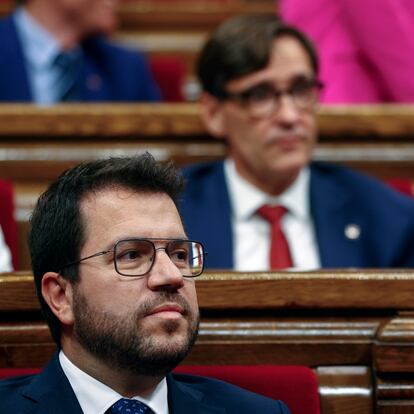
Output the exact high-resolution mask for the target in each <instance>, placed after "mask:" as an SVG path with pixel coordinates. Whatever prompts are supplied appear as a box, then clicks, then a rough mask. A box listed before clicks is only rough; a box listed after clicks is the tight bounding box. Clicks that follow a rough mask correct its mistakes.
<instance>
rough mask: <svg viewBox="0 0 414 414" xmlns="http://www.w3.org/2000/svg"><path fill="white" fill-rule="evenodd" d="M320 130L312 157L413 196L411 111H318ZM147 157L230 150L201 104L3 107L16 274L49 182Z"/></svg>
mask: <svg viewBox="0 0 414 414" xmlns="http://www.w3.org/2000/svg"><path fill="white" fill-rule="evenodd" d="M318 124H319V125H318V127H319V131H320V132H319V144H318V146H317V148H316V152H315V159H317V160H323V161H332V162H339V163H344V164H347V165H349V166H351V167H353V168H356V169H359V170H361V171H364V172H366V173H368V174H371V175H373V176H376V177H378V178H380V179H390V178H393V179H397V180H400V181H401V180H402V183H403V186H404V187H406V188H405V191H406V192H410V189H411V188H412V182H413V180H414V106H403V105H377V106H375V105H374V106H331V107H328V106H327V107H321V108H320V110H319V112H318ZM143 151H150V152H151V153H152V154H153V155H154V156H155V157H156V158H157V159H158V160H160V161H168V160H174V161H175V162H176V164H178V165H180V166H183V165H186V164H190V163H195V162H202V161H209V160H215V159H220V158H223V157H224V156H225V153H226V146H225V143H224V142H223V141H221V140H218V139H214V138H212V137H211V136H209V135H208V133H207V131H206V129H205V127H204V125H203V123H202V121H201V119H200V114H199V107H198V104H178V103H176V104H152V105H149V104H128V105H126V104H124V105H123V104H94V105H92V104H79V105H57V106H54V107H36V106H33V105H24V104H23V105H22V104H21V105H4V104H3V105H0V178H2V179H6V180H10V181H11V182H12V183H13V186H14V190H15V205H16V214H15V216H16V219H17V221H18V226H19V249H18V250H19V257H20V266H19V268H20V269H28V268H29V267H30V262H29V258H28V252H27V247H26V235H27V220H28V217H29V215H30V212H31V211H32V208H33V205H34V203H35V201H36V199H37V197H38V195H39V194H40V193H41V192H42V191H43V190H44V189H45V188H46V187H47V185H48V183H49V182H50V181H51V180H53V179H55V178H56V177H57V176H58V175H59V174H60V173H61V172H62V171H64V170H65V169H66V168H68V167H71V166H73V165H74V164H77V163H79V162H83V161H89V160H93V159H97V158H104V157H108V156H119V155H131V154H134V153H141V152H143ZM397 184H399V183H397Z"/></svg>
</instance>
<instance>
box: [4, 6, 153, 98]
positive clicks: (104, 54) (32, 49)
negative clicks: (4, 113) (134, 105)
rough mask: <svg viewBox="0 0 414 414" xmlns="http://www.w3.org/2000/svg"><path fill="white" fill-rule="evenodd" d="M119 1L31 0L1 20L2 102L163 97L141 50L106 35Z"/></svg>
mask: <svg viewBox="0 0 414 414" xmlns="http://www.w3.org/2000/svg"><path fill="white" fill-rule="evenodd" d="M115 7H116V1H111V0H109V1H107V0H75V1H74V0H70V1H69V0H27V1H25V2H24V4H23V5H22V6H21V7H18V8H17V9H16V11H15V12H14V13H13V14H12V15H11V16H9V17H7V18H5V19H4V20H2V21H0V101H6V102H7V101H9V102H35V103H38V104H45V105H47V104H53V103H56V102H67V101H86V102H93V101H95V102H96V101H113V102H116V101H125V102H127V101H128V102H130V101H158V100H159V99H160V93H159V89H158V86H157V85H156V83H155V81H154V79H153V77H152V75H151V73H150V70H149V68H148V65H147V62H146V60H145V58H144V56H143V54H141V53H140V52H138V51H135V50H127V49H125V48H122V47H120V46H117V45H115V44H114V43H110V42H108V41H107V40H105V38H104V36H105V35H109V34H110V33H112V32H113V31H114V29H115V27H116V23H117V19H116V15H115Z"/></svg>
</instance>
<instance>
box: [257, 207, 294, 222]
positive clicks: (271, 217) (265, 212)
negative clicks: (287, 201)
mask: <svg viewBox="0 0 414 414" xmlns="http://www.w3.org/2000/svg"><path fill="white" fill-rule="evenodd" d="M257 212H258V213H259V214H260V215H261V216H262V217H263V218H264V219H265V220H267V221H268V222H269V223H279V222H280V220H281V218H282V217H283V215H284V214H285V213H286V212H287V208H286V207H283V206H269V205H268V204H265V205H263V206H262V207H260V208H259V209H258V210H257Z"/></svg>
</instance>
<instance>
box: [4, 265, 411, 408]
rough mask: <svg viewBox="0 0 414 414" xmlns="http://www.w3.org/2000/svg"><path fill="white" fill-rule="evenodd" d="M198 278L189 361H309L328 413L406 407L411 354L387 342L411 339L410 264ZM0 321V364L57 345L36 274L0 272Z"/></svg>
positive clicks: (42, 358) (38, 355) (40, 356)
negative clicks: (196, 330)
mask: <svg viewBox="0 0 414 414" xmlns="http://www.w3.org/2000/svg"><path fill="white" fill-rule="evenodd" d="M347 285H348V286H347ZM196 286H197V292H198V296H199V299H200V309H201V315H202V318H201V324H200V334H199V338H198V340H197V343H196V345H195V347H194V349H193V351H192V352H191V354H190V355H189V356H188V357H187V359H186V360H185V361H184V363H185V364H201V365H203V364H219V365H220V364H242V365H243V364H245V365H250V364H253V365H254V364H282V365H289V364H303V365H308V366H311V367H313V368H314V369H315V372H316V373H317V376H318V383H319V392H320V396H321V404H322V414H371V413H374V412H381V413H385V414H389V413H390V414H391V413H407V412H410V411H406V410H408V409H409V407H411V404H412V401H413V400H414V382H413V381H412V380H411V376H412V367H411V365H410V363H409V361H408V364H406V365H405V367H406V368H405V371H404V370H403V369H402V367H403V366H404V362H403V361H404V360H405V358H407V357H408V355H407V354H404V355H403V357H402V358H403V359H398V358H396V357H395V352H396V351H394V352H388V351H387V350H384V349H382V347H384V346H387V347H388V350H389V349H394V350H401V349H400V348H404V345H410V343H411V342H410V341H411V337H412V332H411V328H412V319H411V313H412V312H413V311H414V303H413V302H412V301H410V299H409V298H410V297H413V294H414V272H413V271H400V272H396V271H389V272H379V271H364V272H360V271H347V272H344V271H340V270H337V271H334V270H332V271H329V272H304V273H290V272H278V273H276V272H270V273H232V272H224V273H222V272H215V273H212V272H210V273H206V274H205V275H204V276H202V277H200V278H198V279H197V283H196ZM399 294H400V296H399ZM355 296H358V298H355ZM11 298H13V299H11ZM243 304H245V306H244V305H243ZM401 309H405V310H401ZM0 321H1V322H0V367H29V366H30V367H39V366H42V365H43V364H44V363H45V362H46V361H47V360H48V358H49V357H50V355H51V354H52V353H53V351H54V349H55V346H54V344H53V342H52V340H51V337H50V334H49V332H48V329H47V327H46V325H45V323H44V322H42V319H41V315H40V312H39V306H38V303H37V299H36V298H35V293H34V288H33V281H32V277H31V274H30V273H20V274H10V275H1V276H0ZM404 352H405V351H404Z"/></svg>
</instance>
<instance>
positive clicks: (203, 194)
mask: <svg viewBox="0 0 414 414" xmlns="http://www.w3.org/2000/svg"><path fill="white" fill-rule="evenodd" d="M189 177H190V180H189V181H188V183H187V184H186V190H185V191H186V194H188V201H187V200H185V202H183V203H182V205H181V211H182V213H183V217H184V219H185V220H184V221H185V225H186V226H187V227H188V230H189V236H190V238H194V239H199V240H200V241H202V242H203V244H204V245H205V247H206V251H207V252H208V256H207V259H206V267H208V268H210V269H231V268H233V235H232V234H233V232H232V228H231V207H230V200H229V195H228V191H227V186H226V182H225V178H224V170H223V162H217V163H214V164H211V165H206V166H203V167H200V168H199V169H198V170H195V171H192V172H190V173H189Z"/></svg>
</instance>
